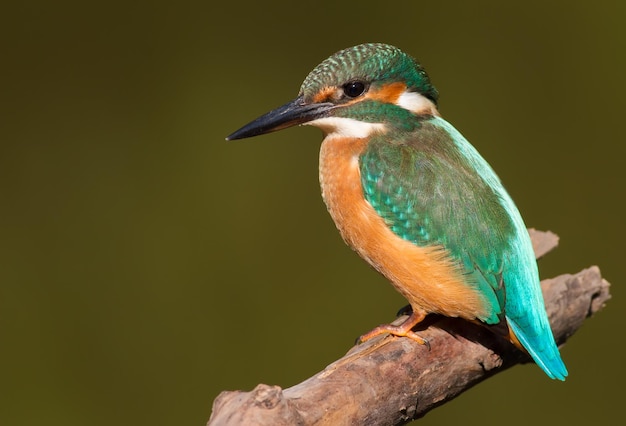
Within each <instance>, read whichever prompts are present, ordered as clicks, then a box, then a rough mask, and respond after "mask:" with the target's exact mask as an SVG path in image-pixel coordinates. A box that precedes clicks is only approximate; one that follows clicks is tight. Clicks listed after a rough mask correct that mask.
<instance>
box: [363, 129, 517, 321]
mask: <svg viewBox="0 0 626 426" xmlns="http://www.w3.org/2000/svg"><path fill="white" fill-rule="evenodd" d="M474 166H475V165H473V164H471V163H470V162H469V161H468V160H467V158H464V157H463V156H462V155H461V153H460V152H459V149H458V146H457V145H456V144H455V141H454V140H453V138H452V136H451V135H450V134H449V133H448V132H447V131H446V130H445V129H444V128H441V127H440V126H437V125H435V124H434V123H432V122H429V121H424V122H423V123H422V124H421V126H420V127H418V128H417V129H415V130H413V131H412V132H407V133H403V134H398V138H397V139H396V140H393V139H390V138H389V134H385V135H380V136H378V137H377V138H375V139H373V140H372V141H371V142H370V143H369V145H368V148H367V149H366V151H365V152H364V153H363V154H362V155H361V158H360V171H361V182H362V185H363V190H364V195H365V198H366V199H367V201H368V202H369V203H370V204H371V205H372V207H373V208H374V209H375V210H376V211H377V212H378V214H380V216H381V217H383V219H384V220H385V222H386V223H387V225H388V226H389V227H390V228H391V230H392V231H393V232H394V233H395V234H397V235H398V236H400V237H402V238H403V239H405V240H408V241H411V242H412V243H414V244H417V245H420V246H430V245H441V246H443V247H444V248H445V249H446V250H447V251H448V252H449V253H450V255H451V257H452V258H453V259H455V260H456V261H457V262H458V263H459V264H460V265H461V266H462V270H463V271H464V273H465V274H466V275H467V283H468V285H471V286H473V287H475V288H476V289H477V290H478V291H480V293H481V294H482V295H483V296H484V297H485V300H487V302H488V303H489V305H490V310H489V314H490V316H489V317H487V318H480V319H481V320H483V321H485V322H487V323H491V324H493V323H497V322H499V321H500V319H501V314H502V312H503V308H504V299H505V293H504V287H503V263H504V258H503V256H505V255H506V251H507V247H508V246H509V241H510V239H511V236H512V235H513V233H514V229H513V225H512V223H511V220H510V219H509V217H508V215H507V212H506V211H505V209H504V208H503V206H502V204H501V202H500V201H499V199H498V196H497V194H496V193H495V192H494V190H493V189H492V188H491V187H490V186H489V184H488V182H486V181H485V179H483V178H482V177H481V176H480V175H479V173H478V172H477V170H476V168H475V167H474ZM494 176H495V174H494Z"/></svg>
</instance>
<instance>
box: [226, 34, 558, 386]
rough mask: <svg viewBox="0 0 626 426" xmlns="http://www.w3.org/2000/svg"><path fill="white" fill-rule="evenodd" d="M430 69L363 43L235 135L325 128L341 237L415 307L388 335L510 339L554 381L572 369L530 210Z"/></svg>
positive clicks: (331, 196)
mask: <svg viewBox="0 0 626 426" xmlns="http://www.w3.org/2000/svg"><path fill="white" fill-rule="evenodd" d="M438 98H439V93H438V91H437V89H436V88H435V87H434V86H433V84H432V83H431V80H430V78H429V76H428V74H427V73H426V71H425V70H424V68H423V66H422V65H421V64H420V63H419V62H418V61H417V60H416V59H414V58H413V57H412V56H410V55H408V54H406V53H404V51H402V50H400V49H399V48H397V47H395V46H391V45H389V44H383V43H365V44H360V45H357V46H353V47H350V48H347V49H344V50H341V51H339V52H337V53H335V54H333V55H332V56H330V57H329V58H327V59H326V60H324V61H323V62H321V63H320V64H319V65H318V66H317V67H315V68H314V69H313V70H312V71H311V72H310V73H309V74H308V76H307V77H306V78H305V79H304V82H303V83H302V86H301V87H300V91H299V93H298V95H297V97H296V98H295V99H294V100H292V101H290V102H288V103H286V104H285V105H283V106H281V107H278V108H276V109H274V110H272V111H270V112H268V113H266V114H264V115H262V116H260V117H259V118H257V119H255V120H253V121H251V122H250V123H248V124H246V125H245V126H243V127H241V128H240V129H239V130H237V131H235V132H234V133H232V134H231V135H229V136H228V137H227V138H226V139H227V140H236V139H243V138H248V137H252V136H258V135H263V134H267V133H270V132H274V131H277V130H282V129H285V128H288V127H292V126H296V125H311V126H315V127H317V128H319V129H321V130H322V133H323V135H324V139H323V141H322V144H321V148H320V157H319V180H320V186H321V192H322V198H323V200H324V202H325V204H326V206H327V209H328V211H329V213H330V215H331V217H332V219H333V220H334V222H335V225H336V226H337V228H338V230H339V232H340V234H341V236H342V237H343V240H344V241H345V242H346V243H347V244H348V246H350V247H351V248H352V249H353V250H355V251H356V252H357V253H358V254H359V255H360V256H361V257H362V258H363V259H364V260H365V261H367V263H369V264H370V265H371V266H372V267H374V268H375V269H376V270H377V271H378V272H380V273H381V274H382V275H383V276H384V277H386V278H387V280H389V281H390V282H391V284H392V285H393V286H394V287H395V289H396V290H397V291H398V292H399V293H400V294H401V295H402V296H404V297H405V298H406V299H407V300H408V302H409V304H410V308H411V309H410V311H411V313H410V315H409V316H408V318H407V319H406V320H405V321H404V322H403V323H402V324H400V325H391V324H387V325H380V326H378V327H375V328H374V329H373V330H371V331H370V332H368V333H366V334H364V335H363V336H361V338H360V341H361V342H364V341H367V340H369V339H371V338H372V337H374V336H378V335H380V334H384V333H390V334H391V335H395V336H399V337H408V338H410V339H412V340H415V341H416V342H418V343H421V344H428V342H427V341H426V340H425V339H424V338H422V337H421V336H420V335H419V333H418V332H415V331H413V328H414V327H415V326H416V325H418V324H419V323H420V322H422V321H423V320H424V319H425V318H426V316H427V315H429V314H439V315H443V316H447V317H458V318H462V319H464V320H467V321H470V322H477V323H480V324H481V325H484V326H485V327H492V326H493V327H500V328H502V327H504V329H505V330H506V331H505V333H504V334H505V336H506V338H508V339H509V340H510V341H511V342H512V343H513V344H514V345H515V346H517V347H518V348H519V349H521V350H522V351H524V352H526V353H528V354H529V355H530V356H531V357H532V359H533V360H534V361H535V363H536V364H537V365H538V366H539V367H540V368H541V369H542V370H543V371H544V372H545V373H546V374H547V375H548V376H549V377H550V378H552V379H558V380H565V378H566V376H567V375H568V372H567V368H566V366H565V364H564V362H563V360H562V358H561V355H560V352H559V349H558V347H557V345H556V343H555V340H554V337H553V334H552V331H551V329H550V324H549V322H548V316H547V313H546V310H545V305H544V300H543V296H542V293H541V288H540V283H539V272H538V268H537V263H536V259H535V256H534V252H533V247H532V243H531V240H530V236H529V234H528V231H527V228H526V226H525V224H524V221H523V219H522V216H521V214H520V212H519V210H518V208H517V207H516V205H515V203H514V202H513V200H512V198H511V197H510V195H509V194H508V192H507V191H506V190H505V188H504V186H503V184H502V183H501V181H500V179H499V177H498V176H497V175H496V173H495V172H494V170H493V168H492V167H491V166H490V165H489V163H488V162H487V161H486V160H485V159H484V158H483V157H482V156H481V155H480V154H479V152H478V151H477V150H476V148H474V146H473V145H471V144H470V143H469V142H468V141H467V139H466V138H465V137H464V136H463V135H462V134H461V133H460V132H459V131H458V130H457V129H456V128H455V127H453V126H452V125H451V124H450V123H449V122H448V121H446V120H445V119H443V118H442V116H441V114H440V113H439V111H438Z"/></svg>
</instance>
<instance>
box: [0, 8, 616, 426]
mask: <svg viewBox="0 0 626 426" xmlns="http://www.w3.org/2000/svg"><path fill="white" fill-rule="evenodd" d="M36 3H37V2H29V3H25V4H24V5H22V6H12V10H8V9H7V8H6V6H5V7H4V9H5V10H4V11H3V13H2V17H1V18H0V19H1V20H2V25H1V26H0V28H1V29H0V32H1V36H2V37H1V41H0V43H1V44H2V50H1V52H2V66H1V67H0V69H1V70H0V73H1V74H2V92H1V93H2V94H1V96H0V120H1V122H2V123H1V127H0V132H1V134H2V136H1V144H0V150H1V151H0V176H1V178H0V195H1V197H2V205H1V209H0V336H1V342H2V348H1V349H0V350H1V352H0V365H1V366H2V367H1V368H2V383H1V385H0V386H1V389H2V395H1V398H0V424H3V425H34V424H47V425H85V424H90V425H111V424H149V425H154V426H157V425H170V424H180V425H182V424H192V425H194V424H195V425H202V424H204V423H205V422H206V421H207V420H208V418H209V415H210V412H211V404H212V402H213V399H214V398H215V397H216V396H217V395H218V393H219V392H220V391H222V390H234V389H243V390H250V389H252V388H253V387H254V386H255V385H256V384H257V383H268V384H278V385H281V386H283V387H288V386H290V385H293V384H295V383H297V382H299V381H301V380H303V379H304V378H306V377H308V376H310V375H312V374H314V373H315V372H317V371H319V370H320V369H322V368H323V367H324V366H326V365H327V364H328V363H330V362H332V361H333V360H334V359H336V358H338V357H340V356H341V355H343V354H344V353H345V352H346V351H347V350H348V349H349V348H350V346H351V343H352V342H353V339H354V338H355V337H356V336H358V335H360V334H361V333H363V332H364V331H367V330H369V329H370V328H372V327H373V326H375V325H377V324H379V323H383V322H386V321H388V320H390V319H391V318H392V317H393V315H394V313H395V311H396V309H397V308H399V307H401V306H402V305H403V304H404V300H403V299H402V298H401V297H400V296H399V295H398V294H396V293H395V291H394V290H393V289H392V287H391V286H390V285H388V284H387V283H386V282H385V280H384V279H383V278H382V277H380V276H379V275H378V274H376V273H375V272H374V271H373V270H372V269H370V268H369V267H367V266H366V264H365V263H364V262H363V261H361V260H360V259H359V258H358V256H357V255H356V254H354V253H353V252H352V251H351V250H350V249H348V248H347V247H346V246H345V245H344V244H343V242H342V241H341V239H340V237H339V235H338V233H337V231H336V229H335V227H334V225H333V223H332V221H331V219H330V217H329V216H328V214H327V212H326V210H325V207H324V205H323V202H322V200H321V197H320V194H319V186H318V181H317V179H318V178H317V161H318V158H317V156H318V152H319V144H320V140H321V134H320V132H319V131H318V130H317V129H313V128H301V129H289V130H286V131H284V132H280V133H275V134H272V135H268V136H263V137H260V138H256V139H250V140H244V141H238V142H225V141H224V137H225V136H226V135H228V134H229V133H230V132H232V131H234V130H236V129H237V128H238V127H239V126H241V125H243V124H245V123H246V122H248V121H249V120H251V119H253V118H255V117H256V116H258V115H260V114H261V113H264V112H266V111H268V110H269V109H271V108H274V107H276V106H278V105H281V104H283V103H284V102H286V101H288V100H290V99H292V98H293V97H294V96H295V95H296V93H297V91H298V88H299V86H300V83H301V81H302V80H303V79H304V77H305V76H306V74H307V73H308V72H309V71H310V70H311V69H312V68H313V67H314V66H315V65H317V64H318V63H319V62H320V61H322V60H323V59H325V58H326V57H327V56H329V55H330V54H332V53H334V52H335V51H337V50H339V49H342V48H345V47H348V46H351V45H354V44H358V43H362V42H366V41H380V42H386V43H390V44H394V45H397V46H399V47H401V48H402V49H403V50H405V51H407V52H409V53H410V54H412V55H414V56H416V57H417V58H418V59H419V60H420V61H421V62H422V63H423V64H424V65H425V66H426V69H427V70H428V71H429V73H430V75H431V78H432V80H433V82H434V83H435V85H436V86H437V88H438V89H439V91H440V93H441V99H440V109H441V111H442V113H443V115H444V116H445V117H446V118H447V119H448V120H449V121H451V122H452V123H453V124H454V125H455V126H456V127H457V128H458V129H459V130H461V132H463V133H464V135H465V136H466V137H467V138H468V139H469V140H470V141H471V142H472V143H473V144H474V145H475V146H476V147H477V148H478V149H479V150H480V151H481V152H482V153H483V155H484V156H485V157H486V158H487V159H488V161H490V163H491V164H492V165H493V166H494V168H495V169H496V170H497V171H498V173H499V174H500V177H501V178H502V179H503V181H504V182H505V184H506V186H507V188H508V189H509V190H510V192H511V194H512V195H513V198H514V199H515V200H516V202H517V204H518V205H519V207H520V209H521V211H522V213H523V215H524V217H525V220H526V222H527V224H528V225H529V226H533V227H536V228H538V229H550V230H553V231H555V232H557V233H558V234H559V235H560V237H561V247H560V248H559V249H558V250H557V251H555V252H554V253H552V254H550V255H549V256H548V257H547V258H545V259H544V260H543V261H542V262H541V264H540V268H541V272H542V276H544V277H550V276H555V275H558V274H561V273H567V272H571V273H574V272H578V271H579V270H581V269H582V268H585V267H587V266H590V265H593V264H597V265H599V266H600V267H601V269H602V272H603V275H604V276H605V278H607V279H608V280H609V281H610V282H612V283H613V287H612V293H613V300H612V301H611V302H610V304H609V305H608V306H607V308H606V310H605V311H603V312H601V313H600V314H599V315H597V316H596V317H595V318H593V319H592V320H590V321H588V322H587V323H586V324H585V325H584V327H583V328H582V329H581V330H580V331H579V332H578V333H577V334H576V335H575V336H574V337H573V338H572V339H571V340H570V341H569V342H568V344H567V346H566V347H565V348H564V349H563V351H562V353H563V357H564V359H565V361H566V363H567V365H568V367H569V370H570V378H569V379H568V380H567V382H565V383H564V384H563V383H556V382H552V381H550V380H549V379H547V378H546V377H545V376H544V375H543V373H542V372H541V371H540V370H539V369H538V368H537V367H535V366H533V365H526V366H518V367H516V368H513V369H511V370H509V371H506V372H504V373H502V374H499V375H497V376H496V377H494V378H492V379H490V380H488V381H487V382H485V383H483V384H481V385H479V386H477V387H475V388H474V389H472V390H470V391H469V392H467V393H465V394H463V395H462V396H461V397H459V398H458V399H456V400H455V401H453V402H451V403H449V404H446V405H445V406H443V407H441V408H438V409H437V410H435V411H433V412H432V413H430V414H428V415H427V416H426V417H425V418H424V419H423V420H422V421H421V424H424V425H429V424H432V425H434V424H442V423H443V424H451V423H452V422H459V421H464V422H468V421H469V422H470V424H472V423H473V422H474V421H475V422H476V423H477V422H479V421H480V423H481V424H483V425H500V424H502V423H503V422H505V423H506V424H508V425H518V424H519V425H522V424H528V422H529V421H532V423H533V424H535V425H548V424H553V422H558V423H559V424H570V425H586V424H589V423H590V422H594V424H608V423H614V422H613V420H612V419H613V417H614V416H618V415H619V416H620V417H622V416H623V415H622V413H621V411H622V410H621V408H622V407H621V405H622V400H623V396H622V395H623V390H622V388H623V382H624V381H626V372H625V368H624V360H623V346H624V344H623V341H622V339H621V334H622V333H623V327H624V325H625V322H624V316H623V314H622V312H623V311H624V309H625V308H626V306H625V304H624V301H623V290H622V286H621V283H623V282H624V279H625V278H626V276H625V274H624V269H623V266H624V254H625V253H624V252H625V250H624V246H623V237H624V225H623V223H624V217H625V216H624V215H625V211H624V210H625V209H624V184H625V183H626V171H625V170H626V168H625V167H624V165H623V161H624V158H625V154H626V149H625V143H624V140H623V137H622V136H621V132H620V128H621V126H622V125H623V124H624V113H625V103H624V99H626V90H625V89H626V84H625V83H624V76H625V75H626V66H625V65H626V29H625V27H624V21H625V19H626V6H625V3H624V2H620V1H598V2H588V1H585V2H583V1H571V2H545V1H536V0H533V1H525V2H507V3H506V4H505V2H497V1H492V2H482V1H472V2H465V1H456V2H419V1H415V2H386V3H385V2H383V3H381V2H368V1H363V2H359V3H354V2H352V3H340V2H336V1H332V2H324V1H317V2H302V3H297V2H293V1H289V2H273V3H271V5H270V4H269V3H267V2H253V1H249V2H246V3H240V2H225V3H223V4H217V3H213V4H211V2H206V1H205V2H191V3H188V2H172V3H164V2H139V3H137V2H135V3H133V2H114V1H107V2H95V3H94V2H91V3H86V2H65V1H60V2H39V3H40V4H36ZM469 419H474V420H469ZM503 419H504V420H503Z"/></svg>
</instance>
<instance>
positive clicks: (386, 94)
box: [366, 82, 406, 104]
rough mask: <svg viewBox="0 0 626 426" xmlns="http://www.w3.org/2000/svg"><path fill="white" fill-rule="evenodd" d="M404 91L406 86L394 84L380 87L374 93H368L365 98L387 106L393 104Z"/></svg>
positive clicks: (398, 83)
mask: <svg viewBox="0 0 626 426" xmlns="http://www.w3.org/2000/svg"><path fill="white" fill-rule="evenodd" d="M405 91H406V84H404V83H400V82H396V83H390V84H386V85H384V86H382V87H381V88H379V89H378V90H376V91H370V92H368V93H367V95H366V97H367V98H368V99H374V100H377V101H380V102H384V103H387V104H395V103H396V101H397V100H398V98H399V97H400V95H401V94H403V93H404V92H405Z"/></svg>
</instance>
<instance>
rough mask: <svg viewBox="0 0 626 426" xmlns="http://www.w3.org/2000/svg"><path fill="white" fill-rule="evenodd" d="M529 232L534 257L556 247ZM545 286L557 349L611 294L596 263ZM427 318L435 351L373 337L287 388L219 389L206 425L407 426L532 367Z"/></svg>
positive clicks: (455, 325) (476, 334) (488, 335)
mask: <svg viewBox="0 0 626 426" xmlns="http://www.w3.org/2000/svg"><path fill="white" fill-rule="evenodd" d="M529 232H530V234H531V238H532V239H533V246H534V248H535V253H536V255H537V257H541V256H543V255H544V254H545V253H547V252H548V251H550V250H552V249H553V248H554V247H556V245H557V244H558V237H557V236H556V235H555V234H553V233H550V232H539V231H535V230H532V229H531V230H529ZM541 286H542V290H543V294H544V299H545V302H546V310H547V312H548V316H549V319H550V324H551V326H552V330H553V332H554V336H555V338H556V340H557V342H558V343H559V344H562V343H564V342H565V341H566V340H567V339H568V338H569V337H570V336H571V335H572V334H574V332H575V331H576V330H577V329H578V328H579V327H580V326H581V325H582V323H583V321H584V320H585V319H586V318H588V317H590V316H592V315H593V314H595V313H596V312H597V311H599V310H600V309H602V308H603V307H604V305H605V303H606V302H607V301H608V300H609V299H610V297H611V296H610V294H609V283H608V282H607V281H605V280H604V279H602V277H601V275H600V270H599V268H598V267H596V266H592V267H591V268H589V269H585V270H583V271H581V272H579V273H578V274H575V275H569V274H567V275H561V276H558V277H556V278H552V279H547V280H544V281H542V283H541ZM405 318H406V317H402V318H398V320H397V321H396V322H397V323H401V322H402V321H404V319H405ZM427 320H428V323H427V324H423V325H422V328H423V329H420V331H419V333H420V336H423V337H425V338H426V339H427V340H428V341H429V342H430V345H431V349H430V350H429V349H428V348H427V347H426V346H423V345H419V344H417V343H416V342H414V341H413V340H411V339H406V338H398V337H393V336H389V335H385V336H381V337H380V338H375V339H372V340H370V341H368V342H366V343H364V344H361V345H358V346H355V347H353V348H352V349H350V351H349V352H348V353H347V354H346V355H345V356H344V357H343V358H341V359H339V360H337V361H335V362H334V363H332V364H330V365H329V366H328V367H326V368H325V369H324V370H323V371H321V372H319V373H317V374H316V375H314V376H313V377H311V378H309V379H307V380H305V381H304V382H302V383H300V384H297V385H295V386H292V387H290V388H287V389H285V390H282V389H281V388H280V387H278V386H269V385H263V384H260V385H258V386H257V387H256V388H255V389H254V390H253V391H251V392H241V391H236V392H222V393H221V394H220V395H219V396H218V397H217V398H216V399H215V401H214V403H213V413H212V415H211V418H210V419H209V423H208V425H209V426H217V425H220V426H221V425H244V424H245V425H275V426H280V425H294V424H298V425H312V424H316V425H342V424H403V423H406V422H409V421H411V420H413V419H416V418H419V417H422V416H424V415H425V414H426V413H427V412H428V411H430V410H432V409H433V408H435V407H437V406H439V405H441V404H444V403H445V402H447V401H449V400H451V399H452V398H454V397H456V396H457V395H459V394H460V393H462V392H463V391H465V390H467V389H469V388H471V387H472V386H474V385H475V384H477V383H479V382H481V381H482V380H485V379H486V378H488V377H490V376H492V375H494V374H496V373H498V372H500V371H503V370H505V369H507V368H509V367H512V366H513V365H515V364H518V363H525V362H530V358H529V357H528V356H527V355H526V354H524V353H522V352H521V351H519V350H517V349H516V348H515V347H514V346H513V345H512V344H510V343H509V342H508V341H505V340H503V339H502V338H500V337H497V336H496V335H495V334H493V333H492V332H490V331H489V330H488V329H487V328H486V327H483V326H480V325H476V324H471V323H468V322H466V321H462V320H459V319H454V318H444V317H438V316H430V317H429V318H427Z"/></svg>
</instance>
